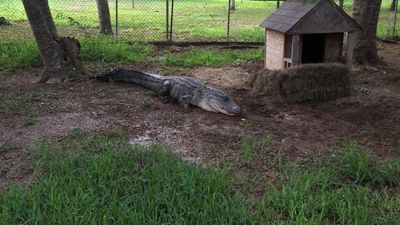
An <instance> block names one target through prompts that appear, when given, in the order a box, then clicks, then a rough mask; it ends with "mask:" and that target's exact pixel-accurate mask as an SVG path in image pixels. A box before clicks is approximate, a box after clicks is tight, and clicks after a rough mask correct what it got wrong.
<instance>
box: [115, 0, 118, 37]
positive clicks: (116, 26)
mask: <svg viewBox="0 0 400 225" xmlns="http://www.w3.org/2000/svg"><path fill="white" fill-rule="evenodd" d="M115 36H118V0H115Z"/></svg>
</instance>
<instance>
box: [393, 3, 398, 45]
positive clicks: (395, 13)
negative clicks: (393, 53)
mask: <svg viewBox="0 0 400 225" xmlns="http://www.w3.org/2000/svg"><path fill="white" fill-rule="evenodd" d="M395 3H396V5H395V6H394V23H393V34H392V38H393V39H394V38H395V37H396V26H397V10H398V8H399V7H398V6H399V1H398V0H396V2H395Z"/></svg>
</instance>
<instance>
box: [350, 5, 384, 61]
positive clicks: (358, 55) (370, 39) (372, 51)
mask: <svg viewBox="0 0 400 225" xmlns="http://www.w3.org/2000/svg"><path fill="white" fill-rule="evenodd" d="M381 3H382V0H354V2H353V18H354V19H355V20H356V21H357V23H358V24H359V25H360V26H361V27H362V31H360V32H357V36H356V46H355V48H354V57H353V59H354V62H355V63H357V64H361V65H363V64H379V63H381V62H382V61H381V59H380V58H379V56H378V52H377V47H376V31H377V27H378V19H379V12H380V8H381Z"/></svg>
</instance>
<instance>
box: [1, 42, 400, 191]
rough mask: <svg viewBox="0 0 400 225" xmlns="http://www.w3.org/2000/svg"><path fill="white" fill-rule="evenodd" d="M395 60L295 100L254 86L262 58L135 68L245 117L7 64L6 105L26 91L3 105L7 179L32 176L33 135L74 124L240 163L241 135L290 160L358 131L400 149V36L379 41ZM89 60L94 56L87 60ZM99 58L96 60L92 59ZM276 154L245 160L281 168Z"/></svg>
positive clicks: (189, 156) (64, 130)
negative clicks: (343, 89)
mask: <svg viewBox="0 0 400 225" xmlns="http://www.w3.org/2000/svg"><path fill="white" fill-rule="evenodd" d="M379 49H380V50H379V51H380V54H381V55H382V57H383V58H384V60H385V61H386V62H387V64H388V65H387V66H384V67H379V68H368V69H362V70H361V69H358V70H355V71H353V72H352V75H351V80H352V86H353V91H352V95H351V96H350V97H348V98H344V99H340V100H336V101H331V102H326V103H306V104H292V105H288V104H285V103H282V102H279V101H277V100H274V99H270V98H268V97H265V96H264V97H263V96H256V95H254V94H253V93H252V91H251V88H250V86H249V83H250V82H249V81H250V80H251V79H252V76H253V74H254V73H255V72H256V71H257V70H258V69H260V68H262V66H263V65H262V63H244V64H241V65H237V66H229V67H224V68H206V67H200V68H195V69H183V68H173V69H171V68H169V69H168V68H165V67H157V68H154V67H152V66H149V65H147V66H143V65H129V66H127V67H131V68H139V69H145V70H147V71H151V72H160V73H163V74H173V73H175V74H179V75H187V76H193V77H195V78H197V79H199V80H202V81H204V82H205V83H207V84H211V85H213V86H216V87H219V88H221V89H223V90H225V91H226V92H227V93H229V95H231V96H232V97H233V98H234V99H235V100H236V101H237V102H238V104H239V105H240V106H241V108H242V109H243V115H242V116H240V117H230V116H226V115H222V114H217V113H211V112H206V111H203V110H201V109H199V108H193V110H192V111H191V112H189V113H185V112H183V111H182V109H181V107H180V106H179V105H178V104H175V103H163V102H162V101H161V99H160V98H159V97H158V96H157V95H155V94H154V93H153V92H151V91H149V90H146V89H144V88H141V87H138V86H135V85H132V84H121V83H100V82H94V81H91V80H90V81H88V80H85V81H80V82H76V83H70V84H67V86H65V85H60V84H56V83H53V84H35V83H34V82H35V80H37V78H38V76H39V74H40V69H32V70H28V71H26V70H16V71H12V72H8V73H7V74H5V75H4V76H3V78H2V79H1V81H0V94H1V95H0V97H1V105H2V106H4V105H5V104H9V103H7V102H6V101H7V99H13V98H18V99H24V100H20V101H21V102H23V103H21V104H20V105H19V108H17V110H15V111H14V112H6V111H5V110H4V107H3V109H2V110H1V112H0V117H1V120H0V187H1V186H2V185H4V184H5V183H6V182H17V183H24V182H28V181H30V180H31V179H32V177H33V176H34V174H33V170H32V169H31V167H30V166H29V164H28V163H27V161H28V160H27V158H28V156H29V153H30V151H31V149H32V148H33V146H34V140H36V139H38V138H40V137H46V138H48V139H49V140H50V141H57V140H60V139H62V138H63V137H65V136H66V135H68V134H70V133H71V132H73V131H74V130H76V129H79V130H80V131H81V132H82V133H97V132H105V131H108V130H110V129H113V128H119V129H122V130H123V131H124V132H125V133H126V134H127V135H128V136H129V138H130V142H131V143H132V144H133V143H137V144H144V145H147V144H149V143H151V142H157V143H160V144H162V145H164V146H169V147H171V149H174V151H176V152H177V153H179V154H180V155H181V156H182V157H183V158H184V159H186V160H190V161H193V162H203V163H210V162H211V163H214V162H216V163H220V162H221V161H223V162H229V163H232V164H234V165H237V166H238V167H244V166H243V164H241V163H240V162H239V161H240V156H241V154H242V150H241V148H240V141H241V139H243V137H252V138H262V137H263V136H265V135H271V136H272V139H273V141H272V149H274V150H273V151H279V152H280V153H282V154H284V155H285V156H287V157H288V158H290V159H294V160H296V159H307V158H311V157H312V156H314V155H316V154H318V153H320V152H324V151H326V150H329V149H334V148H335V147H337V146H339V145H340V143H341V142H342V141H343V140H344V139H354V140H356V141H358V142H359V143H360V144H361V145H362V146H363V147H368V148H369V149H370V150H371V151H372V152H373V154H375V155H376V156H378V157H381V158H388V157H392V156H395V155H399V154H400V64H399V63H400V60H399V57H400V45H395V44H387V43H380V44H379ZM89 66H90V65H89ZM92 67H96V65H92ZM18 96H19V97H18ZM268 165H270V164H268V163H263V162H261V163H258V164H257V165H246V166H245V167H246V168H247V169H248V170H249V171H251V170H253V169H255V170H257V171H258V172H259V173H260V174H264V175H266V176H270V177H273V176H274V172H273V169H271V168H269V166H268Z"/></svg>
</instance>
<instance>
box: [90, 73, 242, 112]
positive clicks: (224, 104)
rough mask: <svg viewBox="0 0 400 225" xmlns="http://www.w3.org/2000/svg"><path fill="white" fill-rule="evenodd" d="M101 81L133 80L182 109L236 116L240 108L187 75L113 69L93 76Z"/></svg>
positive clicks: (224, 96)
mask: <svg viewBox="0 0 400 225" xmlns="http://www.w3.org/2000/svg"><path fill="white" fill-rule="evenodd" d="M96 79H97V80H101V81H117V82H126V83H133V84H137V85H139V86H142V87H145V88H147V89H150V90H153V91H155V92H157V93H158V94H160V95H164V96H169V97H170V98H172V99H176V100H178V102H179V103H180V104H181V105H182V106H183V108H184V110H185V111H186V110H188V108H189V106H190V105H193V106H197V107H200V108H202V109H204V110H207V111H211V112H220V113H224V114H226V115H231V116H237V115H240V113H241V110H240V107H239V106H238V105H237V104H236V103H235V101H234V100H233V99H231V98H230V97H229V96H228V95H227V94H226V93H224V92H223V91H221V90H219V89H216V88H212V87H209V86H207V85H205V84H203V83H202V82H200V81H198V80H195V79H193V78H190V77H181V76H160V75H156V74H149V73H145V72H141V71H137V70H127V69H115V70H111V71H109V72H107V73H105V74H103V75H101V76H98V77H96Z"/></svg>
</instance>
